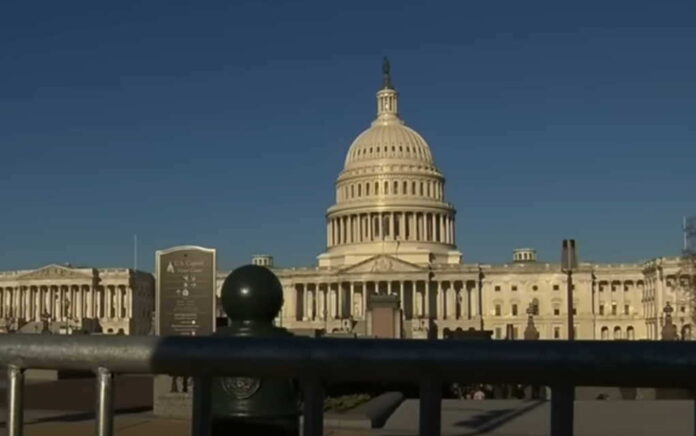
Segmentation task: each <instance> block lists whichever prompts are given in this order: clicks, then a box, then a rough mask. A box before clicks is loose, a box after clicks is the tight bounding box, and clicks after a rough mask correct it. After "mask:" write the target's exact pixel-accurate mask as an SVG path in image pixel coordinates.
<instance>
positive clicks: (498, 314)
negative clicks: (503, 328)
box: [495, 304, 500, 316]
mask: <svg viewBox="0 0 696 436" xmlns="http://www.w3.org/2000/svg"><path fill="white" fill-rule="evenodd" d="M495 316H500V304H496V305H495Z"/></svg>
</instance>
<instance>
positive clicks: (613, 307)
mask: <svg viewBox="0 0 696 436" xmlns="http://www.w3.org/2000/svg"><path fill="white" fill-rule="evenodd" d="M611 314H612V315H616V304H612V305H611Z"/></svg>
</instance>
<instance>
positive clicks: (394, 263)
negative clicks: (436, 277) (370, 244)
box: [341, 254, 426, 273]
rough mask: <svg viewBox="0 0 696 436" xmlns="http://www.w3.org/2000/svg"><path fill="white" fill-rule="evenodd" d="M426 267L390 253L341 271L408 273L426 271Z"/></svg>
mask: <svg viewBox="0 0 696 436" xmlns="http://www.w3.org/2000/svg"><path fill="white" fill-rule="evenodd" d="M424 271H426V270H425V268H423V267H420V266H418V265H416V264H413V263H410V262H406V261H404V260H401V259H397V258H396V257H394V256H389V255H385V254H382V255H377V256H374V257H371V258H369V259H365V260H363V261H362V262H359V263H356V264H355V265H351V266H349V267H347V268H345V269H343V270H342V271H341V272H343V273H375V272H376V273H382V272H395V273H408V272H424Z"/></svg>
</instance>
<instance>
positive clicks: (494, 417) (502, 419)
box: [454, 401, 545, 436]
mask: <svg viewBox="0 0 696 436" xmlns="http://www.w3.org/2000/svg"><path fill="white" fill-rule="evenodd" d="M544 403H545V401H534V402H532V403H530V404H529V405H528V406H525V407H523V408H521V409H511V408H507V409H496V410H488V411H486V412H483V413H481V414H478V415H474V416H473V417H471V418H469V419H467V420H464V421H459V422H456V423H454V425H455V426H457V427H468V428H471V429H473V431H471V432H467V433H462V436H473V435H479V434H484V433H489V432H491V431H493V430H495V429H496V428H498V427H500V426H502V425H503V424H506V423H508V422H510V421H512V420H513V419H515V418H517V417H518V416H521V415H524V414H525V413H528V412H530V411H532V410H534V409H536V408H537V407H539V406H540V405H542V404H544Z"/></svg>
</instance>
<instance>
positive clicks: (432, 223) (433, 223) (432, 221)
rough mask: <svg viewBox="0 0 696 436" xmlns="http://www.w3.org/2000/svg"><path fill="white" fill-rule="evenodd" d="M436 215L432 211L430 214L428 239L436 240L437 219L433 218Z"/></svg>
mask: <svg viewBox="0 0 696 436" xmlns="http://www.w3.org/2000/svg"><path fill="white" fill-rule="evenodd" d="M436 217H437V215H436V214H434V213H431V214H430V227H431V229H432V230H431V232H432V234H431V235H430V240H431V241H433V242H434V241H437V219H435V218H436Z"/></svg>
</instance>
